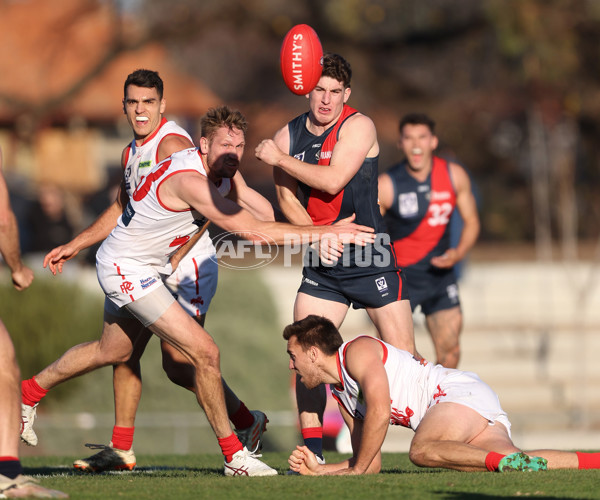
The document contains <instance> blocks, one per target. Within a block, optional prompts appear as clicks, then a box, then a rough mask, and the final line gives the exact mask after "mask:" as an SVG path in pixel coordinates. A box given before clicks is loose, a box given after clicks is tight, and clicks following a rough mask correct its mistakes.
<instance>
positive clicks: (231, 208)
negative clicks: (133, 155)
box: [160, 173, 375, 244]
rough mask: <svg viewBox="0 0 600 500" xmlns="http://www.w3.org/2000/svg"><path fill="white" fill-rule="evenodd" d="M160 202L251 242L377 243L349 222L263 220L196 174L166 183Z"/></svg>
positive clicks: (367, 229)
mask: <svg viewBox="0 0 600 500" xmlns="http://www.w3.org/2000/svg"><path fill="white" fill-rule="evenodd" d="M160 192H161V200H162V202H163V204H164V205H166V206H168V207H169V208H170V209H172V210H185V209H187V208H189V207H193V208H194V209H196V210H197V211H199V212H200V213H201V214H203V215H204V216H205V217H206V218H208V219H209V220H210V221H211V222H213V223H214V224H216V225H218V226H219V227H222V228H223V229H225V230H227V231H230V232H233V233H236V234H237V235H238V236H240V237H242V238H245V239H247V240H249V241H254V242H257V243H263V242H264V240H263V237H262V236H261V235H266V236H268V237H269V238H272V239H273V240H274V242H275V243H278V244H286V243H291V242H294V241H295V242H297V241H301V242H307V243H311V242H313V241H317V240H320V239H321V238H323V237H325V236H326V237H328V238H339V239H340V241H342V243H357V244H366V243H372V242H373V241H374V240H375V234H374V232H373V231H374V230H373V228H370V227H367V226H362V225H359V224H355V223H353V222H348V223H346V224H339V225H335V226H298V225H293V224H287V223H283V222H270V221H260V220H258V219H256V218H255V217H253V216H252V214H251V213H250V212H248V211H247V210H244V209H243V208H242V207H240V206H239V205H238V204H237V203H234V202H233V201H231V200H229V199H227V198H224V197H223V196H221V195H220V194H219V192H218V190H217V188H216V187H215V186H214V184H213V183H212V182H211V181H210V180H208V178H206V177H205V176H203V175H200V174H197V173H180V174H177V175H174V176H172V177H170V178H169V179H167V180H165V181H163V183H162V185H161V188H160Z"/></svg>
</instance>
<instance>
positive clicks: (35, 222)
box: [23, 184, 74, 253]
mask: <svg viewBox="0 0 600 500" xmlns="http://www.w3.org/2000/svg"><path fill="white" fill-rule="evenodd" d="M24 227H25V228H26V234H25V235H24V238H23V243H24V248H23V253H36V252H47V251H49V250H51V249H52V248H54V247H57V246H58V245H62V244H63V242H65V241H69V240H70V239H71V238H72V237H73V234H74V227H73V224H72V222H71V220H70V218H69V216H68V214H67V210H66V205H65V195H64V193H63V191H62V190H61V189H60V188H59V187H57V186H54V185H51V184H43V185H41V186H40V187H39V188H38V192H37V199H36V200H35V201H34V202H33V203H32V204H31V206H30V207H29V210H28V211H27V213H26V215H25V221H24Z"/></svg>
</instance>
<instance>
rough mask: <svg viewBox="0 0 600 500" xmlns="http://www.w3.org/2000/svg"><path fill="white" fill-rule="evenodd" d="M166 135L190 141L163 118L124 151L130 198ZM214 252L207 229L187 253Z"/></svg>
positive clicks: (148, 169)
mask: <svg viewBox="0 0 600 500" xmlns="http://www.w3.org/2000/svg"><path fill="white" fill-rule="evenodd" d="M168 135H178V136H181V137H185V138H186V139H188V140H189V141H190V142H191V143H193V142H194V141H192V138H191V137H190V135H189V134H188V133H187V132H186V131H185V130H184V129H183V128H181V127H180V126H179V125H177V124H176V123H175V122H174V121H167V119H166V118H163V119H162V121H161V122H160V125H159V127H158V128H157V129H156V130H155V131H154V132H153V133H152V134H151V135H150V136H149V137H146V139H144V142H143V143H142V144H141V145H139V146H137V145H136V143H135V139H134V140H133V141H131V143H130V144H129V146H127V150H126V152H125V155H126V156H125V159H126V165H125V171H124V173H123V175H124V177H125V190H126V191H127V195H128V196H129V198H130V199H131V195H132V194H133V192H134V191H135V189H136V188H137V186H138V185H139V183H140V181H141V179H142V178H143V177H145V176H146V175H148V172H150V170H152V168H153V167H154V166H155V165H156V164H157V163H158V148H159V146H160V143H161V142H162V140H163V139H164V138H165V137H167V136H168ZM214 253H215V247H214V245H213V243H212V240H211V239H210V234H209V233H208V231H204V234H203V235H202V236H201V237H200V239H199V240H198V241H197V242H196V243H195V244H194V246H193V248H191V249H190V250H189V252H188V253H187V255H189V256H191V255H212V254H214ZM187 255H186V256H187Z"/></svg>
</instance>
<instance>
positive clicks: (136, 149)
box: [123, 118, 194, 198]
mask: <svg viewBox="0 0 600 500" xmlns="http://www.w3.org/2000/svg"><path fill="white" fill-rule="evenodd" d="M168 135H178V136H181V137H185V138H186V139H189V141H190V142H191V143H193V142H194V141H192V138H191V137H190V135H189V134H188V133H187V132H186V131H185V130H184V129H182V128H181V127H180V126H179V125H177V124H176V123H175V122H174V121H167V119H166V118H163V119H162V120H161V122H160V125H159V126H158V128H157V129H156V130H155V131H154V132H153V133H152V134H150V135H149V136H148V137H146V138H145V139H144V142H142V144H140V145H139V146H138V145H136V143H135V139H134V140H133V141H131V144H129V146H127V148H126V150H125V167H124V171H123V177H124V178H125V190H126V191H127V195H128V196H129V198H131V195H132V194H133V192H134V191H135V189H136V188H137V186H138V184H139V182H140V179H141V178H142V177H144V176H145V175H147V174H148V172H150V170H152V168H154V166H155V165H156V164H157V163H158V162H159V159H158V148H159V146H160V143H161V142H162V140H163V139H164V138H165V137H167V136H168Z"/></svg>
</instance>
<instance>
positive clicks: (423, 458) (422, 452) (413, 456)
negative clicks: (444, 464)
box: [408, 441, 429, 467]
mask: <svg viewBox="0 0 600 500" xmlns="http://www.w3.org/2000/svg"><path fill="white" fill-rule="evenodd" d="M408 458H409V459H410V461H411V462H412V463H413V464H415V465H417V466H419V467H427V465H428V463H429V461H428V454H427V447H426V446H424V445H423V444H422V443H420V442H416V443H415V442H414V441H413V443H411V445H410V450H409V451H408Z"/></svg>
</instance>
